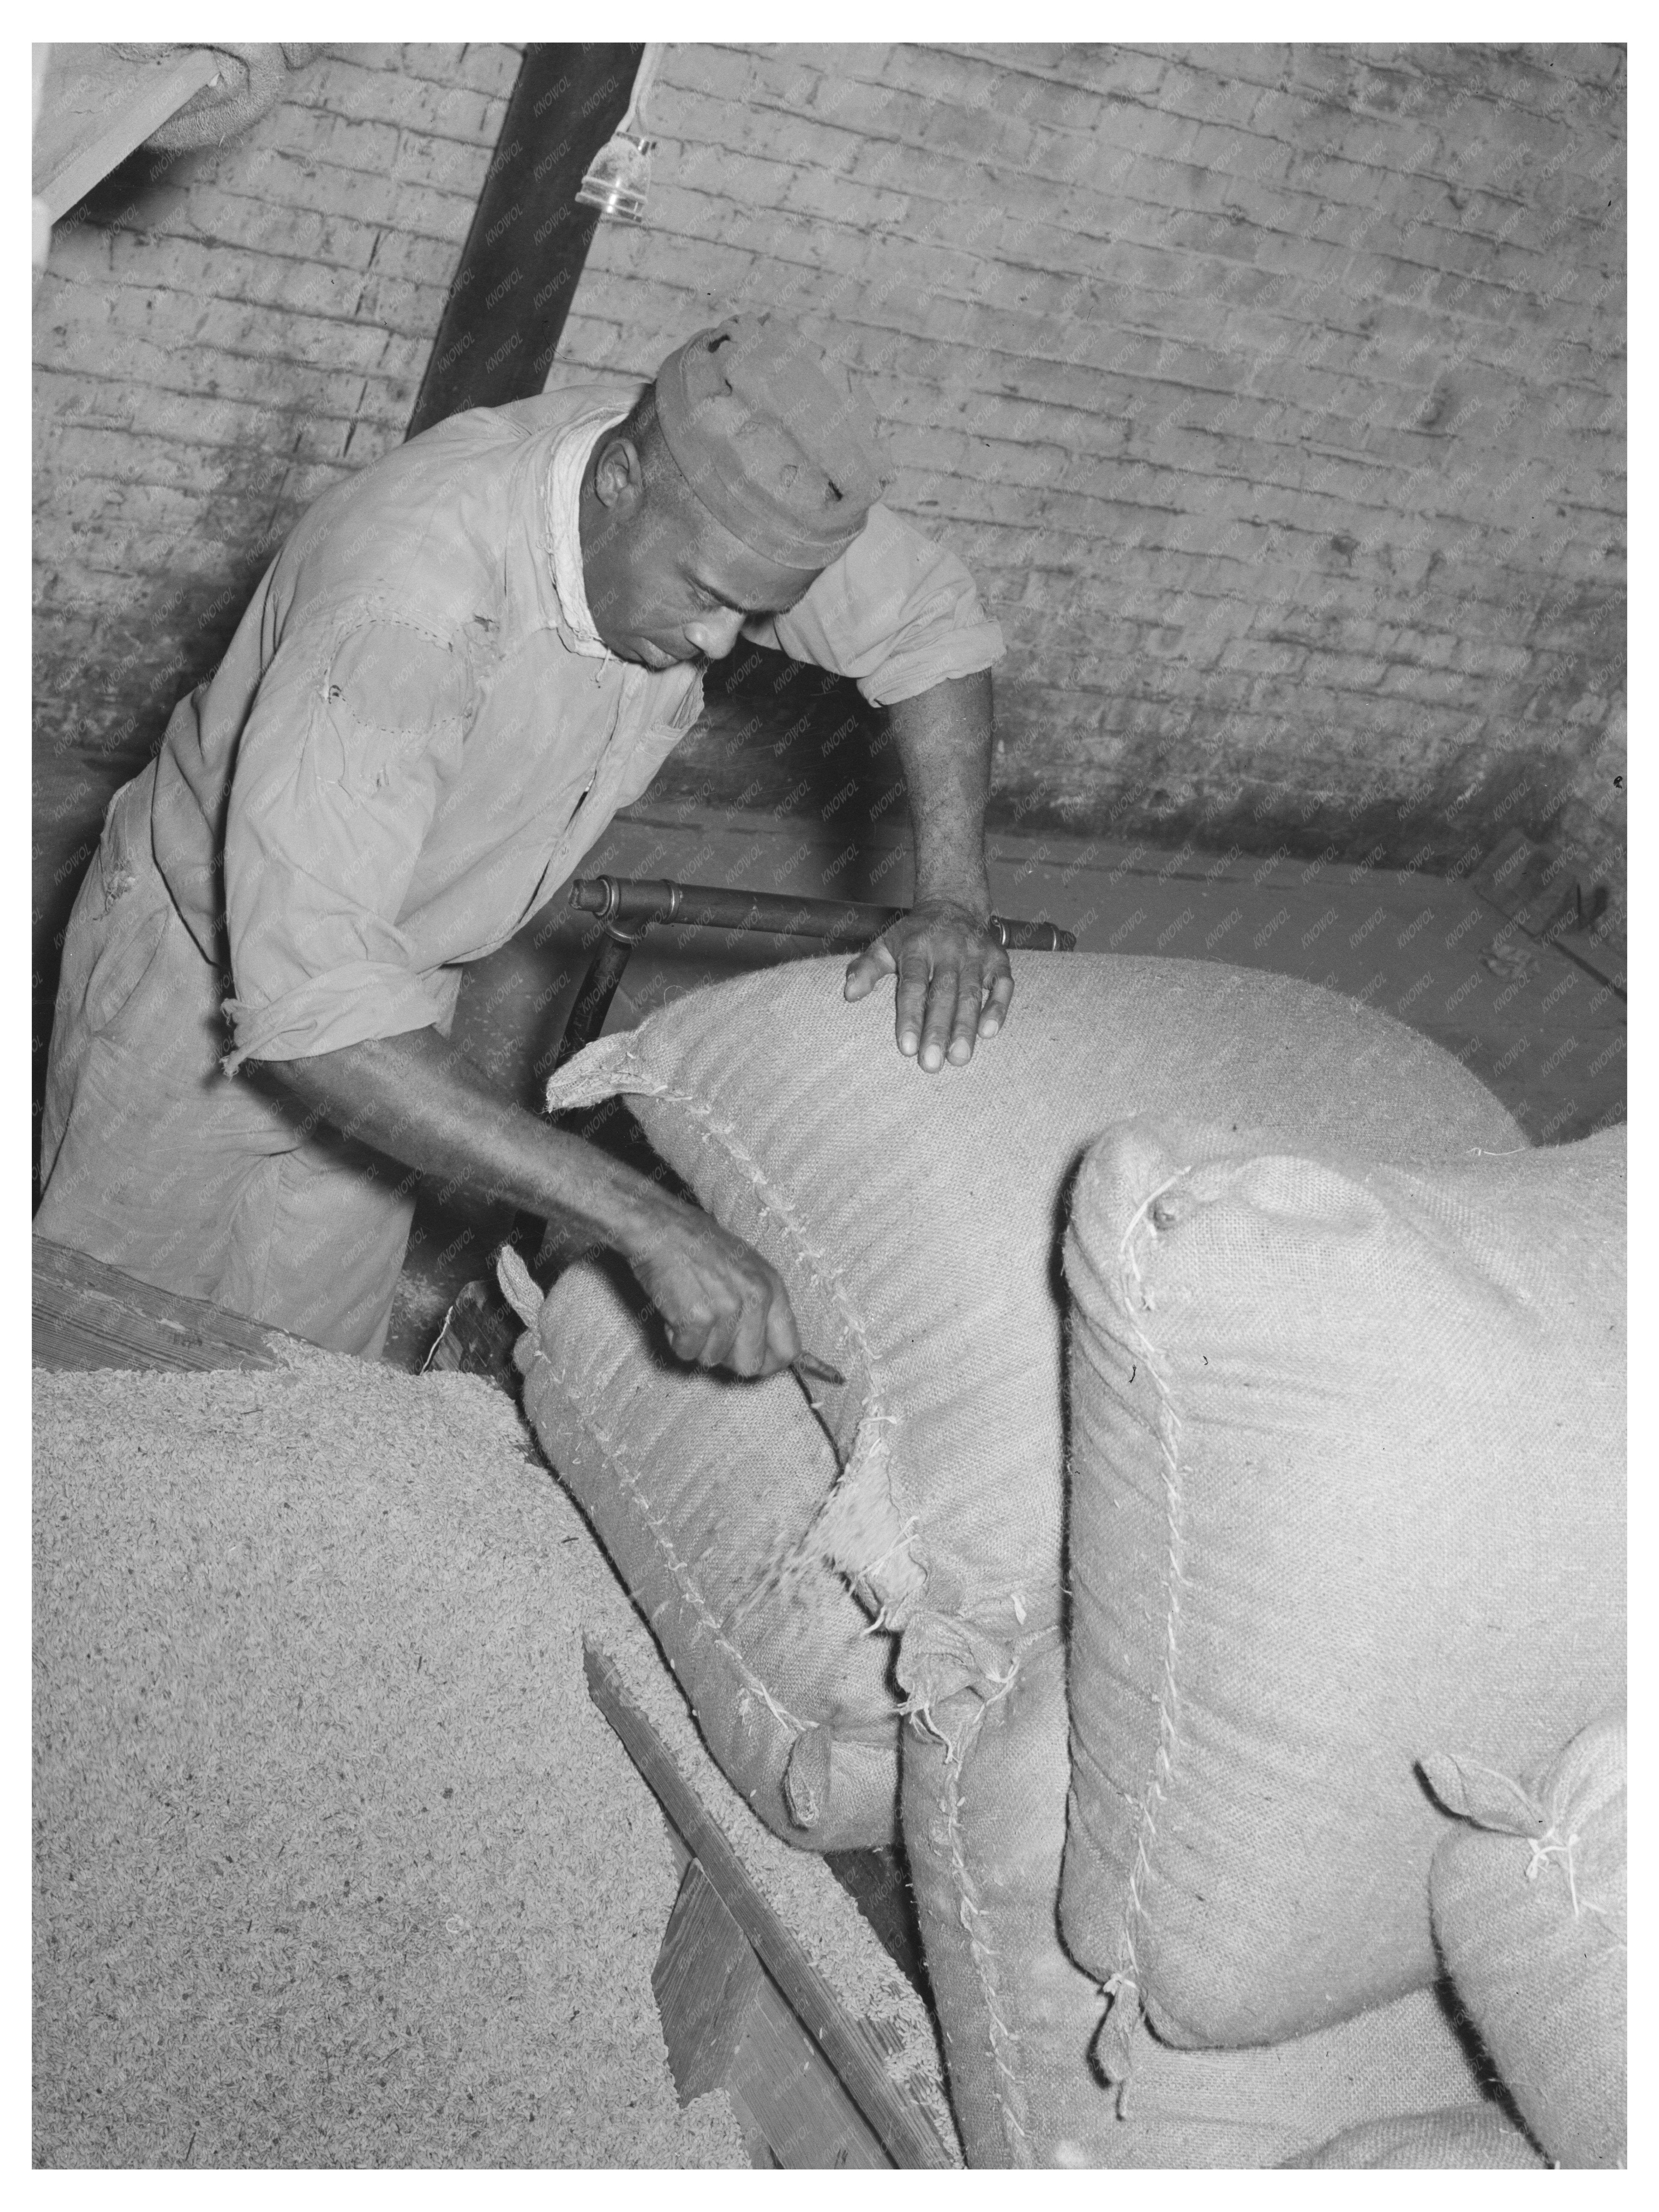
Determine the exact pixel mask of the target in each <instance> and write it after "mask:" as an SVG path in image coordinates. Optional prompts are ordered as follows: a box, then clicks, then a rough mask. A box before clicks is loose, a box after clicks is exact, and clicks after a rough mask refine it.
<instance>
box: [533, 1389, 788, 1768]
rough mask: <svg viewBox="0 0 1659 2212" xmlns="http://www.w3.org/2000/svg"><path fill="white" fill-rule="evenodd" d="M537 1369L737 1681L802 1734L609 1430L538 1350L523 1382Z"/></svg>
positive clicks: (779, 1717)
mask: <svg viewBox="0 0 1659 2212" xmlns="http://www.w3.org/2000/svg"><path fill="white" fill-rule="evenodd" d="M538 1368H541V1369H544V1370H546V1374H547V1376H549V1377H550V1378H551V1380H550V1383H544V1385H543V1387H544V1389H553V1390H556V1392H557V1393H558V1395H559V1396H560V1397H561V1398H562V1400H563V1401H564V1403H565V1404H566V1406H567V1407H568V1408H569V1410H570V1411H571V1413H573V1414H574V1416H575V1419H576V1422H577V1425H579V1427H580V1429H581V1430H582V1431H583V1433H584V1434H585V1435H586V1437H588V1438H589V1439H590V1440H591V1441H592V1443H593V1444H594V1445H596V1446H597V1448H598V1449H599V1453H600V1454H601V1455H602V1456H603V1457H604V1458H605V1459H606V1460H607V1461H609V1462H610V1464H611V1467H612V1468H614V1469H615V1470H616V1474H617V1480H618V1482H619V1483H620V1486H621V1487H622V1489H623V1492H624V1494H625V1495H626V1497H627V1498H628V1501H629V1504H630V1506H631V1507H632V1509H633V1510H634V1512H635V1515H636V1516H637V1517H638V1519H639V1521H640V1522H642V1523H643V1525H644V1527H645V1529H646V1531H647V1534H649V1536H650V1537H651V1539H652V1541H653V1542H654V1544H655V1545H656V1547H657V1549H658V1552H659V1554H660V1556H661V1557H662V1559H664V1560H665V1562H666V1564H667V1565H668V1569H669V1573H670V1577H671V1580H672V1581H673V1582H674V1583H675V1584H676V1585H677V1587H678V1589H679V1591H680V1593H681V1595H682V1596H683V1597H684V1600H685V1601H686V1602H687V1603H688V1604H689V1605H690V1607H691V1609H692V1611H693V1613H695V1614H696V1619H697V1620H698V1622H699V1623H700V1625H701V1626H702V1627H703V1628H704V1629H705V1630H706V1632H707V1633H708V1637H709V1638H710V1640H711V1642H712V1643H713V1644H714V1646H715V1648H716V1649H717V1650H719V1651H720V1653H721V1654H722V1655H723V1656H725V1657H726V1660H727V1661H728V1662H729V1663H730V1665H731V1667H732V1670H733V1672H734V1673H735V1674H737V1675H738V1678H739V1680H741V1681H742V1682H743V1683H744V1684H745V1685H746V1686H748V1687H749V1688H750V1689H751V1690H752V1691H753V1692H754V1693H755V1695H756V1696H757V1697H758V1698H759V1699H761V1700H762V1701H763V1704H764V1705H766V1706H767V1708H768V1710H769V1711H770V1712H771V1713H772V1715H773V1716H774V1717H775V1719H776V1720H777V1721H779V1722H780V1723H781V1724H782V1726H784V1727H785V1728H787V1729H790V1730H792V1731H793V1733H794V1734H795V1735H803V1734H804V1733H805V1729H806V1728H807V1726H808V1723H806V1722H805V1721H804V1720H801V1719H799V1717H797V1716H796V1715H795V1714H793V1713H792V1712H791V1711H789V1709H788V1707H787V1705H782V1704H781V1703H780V1701H779V1700H778V1699H776V1698H775V1697H774V1695H773V1694H772V1692H771V1691H770V1690H769V1688H768V1687H767V1686H766V1684H765V1683H764V1682H763V1680H761V1678H760V1676H759V1675H758V1674H756V1673H755V1671H754V1669H753V1668H752V1667H750V1664H749V1662H748V1661H747V1659H746V1658H745V1657H744V1653H743V1651H742V1650H741V1648H740V1647H739V1646H738V1645H737V1644H734V1643H732V1639H731V1638H730V1637H729V1636H728V1635H727V1634H726V1629H725V1626H724V1624H723V1622H722V1621H721V1620H720V1616H719V1615H718V1614H717V1613H714V1610H713V1609H712V1607H710V1605H709V1603H708V1599H707V1598H706V1597H705V1596H704V1595H703V1592H702V1587H701V1585H700V1583H698V1581H697V1580H696V1577H695V1574H694V1571H693V1570H692V1568H691V1567H690V1565H689V1564H688V1563H687V1562H686V1560H685V1559H683V1558H682V1557H681V1555H680V1553H678V1551H677V1550H676V1548H675V1547H674V1544H673V1541H672V1540H671V1537H670V1536H669V1534H667V1531H666V1529H665V1527H664V1525H663V1523H662V1522H660V1521H659V1519H658V1517H657V1516H656V1515H655V1514H654V1513H653V1511H652V1510H651V1507H650V1505H649V1504H648V1503H647V1493H646V1492H645V1490H644V1488H643V1486H642V1485H641V1481H640V1480H639V1478H638V1476H637V1474H635V1472H634V1470H633V1467H632V1463H631V1462H630V1459H629V1453H628V1450H627V1448H626V1447H625V1446H624V1445H623V1444H621V1443H618V1442H617V1439H616V1438H615V1437H613V1436H612V1435H611V1433H610V1431H607V1430H605V1429H602V1428H601V1427H600V1426H599V1423H598V1422H597V1421H596V1420H594V1419H593V1418H592V1415H591V1414H590V1413H588V1411H587V1409H586V1407H585V1406H583V1405H582V1404H581V1402H580V1400H579V1399H577V1398H576V1396H575V1395H574V1393H573V1392H572V1390H571V1389H570V1386H569V1384H568V1383H566V1382H565V1381H564V1379H563V1378H562V1376H560V1375H559V1374H558V1372H557V1370H556V1368H555V1367H554V1364H553V1362H552V1361H551V1360H550V1359H549V1358H548V1357H547V1355H546V1354H545V1353H544V1352H541V1351H539V1350H538V1352H537V1354H536V1358H535V1360H534V1361H533V1363H532V1368H531V1376H530V1377H526V1383H528V1382H529V1381H530V1380H531V1379H532V1378H533V1377H534V1376H535V1373H536V1370H537V1369H538Z"/></svg>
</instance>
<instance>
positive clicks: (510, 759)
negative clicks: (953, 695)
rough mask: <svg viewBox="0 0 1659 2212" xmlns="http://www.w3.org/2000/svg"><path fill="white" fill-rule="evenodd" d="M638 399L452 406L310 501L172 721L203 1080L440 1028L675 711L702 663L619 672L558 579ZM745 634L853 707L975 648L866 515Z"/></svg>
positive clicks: (946, 601) (951, 671)
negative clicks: (213, 990) (213, 1059)
mask: <svg viewBox="0 0 1659 2212" xmlns="http://www.w3.org/2000/svg"><path fill="white" fill-rule="evenodd" d="M641 388H642V387H641V386H639V385H638V384H637V383H633V382H620V381H617V380H611V381H608V382H606V383H604V384H598V385H583V386H568V387H566V388H565V389H564V390H562V391H560V392H556V393H549V394H545V395H544V396H543V397H542V398H537V399H529V400H520V401H518V402H517V403H515V404H513V405H512V406H509V407H503V408H478V409H474V410H471V411H470V412H468V413H466V414H464V415H459V416H453V417H452V418H451V419H450V420H449V421H448V422H443V423H441V424H440V425H438V427H437V428H435V429H433V430H430V431H428V432H427V433H426V434H425V435H423V436H422V437H419V438H416V439H413V440H411V441H410V442H409V444H407V445H405V446H404V447H399V448H398V451H397V452H395V453H390V454H388V455H387V456H386V458H385V459H382V460H380V461H379V462H377V463H376V464H375V465H374V466H373V467H372V468H369V469H366V470H365V471H363V472H362V475H361V476H358V477H353V478H351V479H349V481H347V482H346V483H342V484H339V485H337V486H336V487H335V488H334V489H331V490H330V491H328V492H325V494H324V495H323V496H322V497H321V498H320V499H319V500H318V501H316V503H315V504H314V505H313V507H310V508H309V509H308V510H307V513H305V515H304V516H303V517H302V518H301V521H300V522H299V524H298V525H297V526H296V527H295V530H294V532H293V533H292V535H291V536H290V537H289V540H288V542H287V544H285V545H284V547H283V550H282V552H281V553H280V554H279V555H278V556H277V558H276V561H275V562H273V563H272V565H271V567H270V570H269V571H268V573H267V574H266V575H265V578H264V581H263V582H262V583H261V585H260V586H259V589H258V592H257V593H256V594H255V596H254V599H253V601H252V605H250V606H249V608H248V610H247V612H246V615H245V616H244V617H243V618H242V621H241V623H240V626H239V628H238V629H237V631H236V635H235V636H234V639H233V640H232V641H231V644H230V647H229V649H228V652H227V653H226V654H225V657H224V659H223V661H222V663H221V664H220V666H219V668H218V669H217V671H216V672H215V674H214V676H213V677H212V678H211V679H210V681H209V682H208V683H206V684H202V685H200V686H198V687H197V690H195V691H193V692H192V693H191V695H190V696H189V697H188V698H186V699H185V700H182V701H181V702H179V706H178V707H177V708H175V709H174V711H173V717H172V720H170V721H169V723H168V726H167V736H166V738H165V739H164V741H163V744H162V749H161V759H160V762H159V764H158V771H157V780H156V790H155V805H154V810H153V814H152V827H153V836H154V845H155V858H156V862H157V865H158V866H159V867H160V868H161V872H162V874H163V876H164V877H165V878H166V879H167V884H168V887H169V889H170V890H171V891H172V893H173V898H174V900H175V902H176V903H177V905H178V907H179V912H180V914H181V915H182V916H183V918H184V920H185V922H186V924H187V925H188V927H190V929H191V933H192V934H193V935H194V937H195V938H196V940H197V944H198V945H199V946H200V947H201V949H202V951H204V954H206V955H207V957H209V958H210V959H212V960H214V961H215V962H216V963H218V964H219V965H220V966H221V967H222V968H226V969H228V971H229V974H230V977H231V981H232V986H233V990H234V996H232V997H231V998H230V999H228V1000H227V1002H226V1012H227V1014H228V1017H229V1018H230V1020H231V1023H232V1026H233V1030H234V1050H233V1051H232V1052H231V1054H229V1056H228V1060H227V1062H226V1065H227V1066H228V1067H230V1068H234V1067H235V1066H239V1065H240V1062H241V1061H242V1060H245V1059H246V1058H249V1057H255V1058H258V1059H263V1060H295V1059H302V1058H305V1057H306V1056H307V1055H308V1054H313V1053H321V1052H331V1051H335V1050H337V1049H338V1048H341V1047H343V1046H345V1045H349V1044H355V1043H358V1042H362V1040H364V1039H365V1038H368V1037H374V1036H395V1035H398V1033H400V1032H402V1031H404V1030H412V1029H422V1028H427V1027H429V1026H435V1027H437V1028H439V1029H441V1030H447V1028H448V1025H449V1023H450V1020H451V1018H452V1017H453V1012H454V1006H455V997H456V993H457V991H458V989H459V984H460V974H461V969H463V968H464V967H465V965H466V964H467V963H469V962H471V961H474V960H479V959H482V958H483V957H485V955H486V954H488V953H489V952H492V951H495V949H496V947H497V946H498V945H502V944H504V943H505V942H506V941H507V939H508V938H509V937H511V936H513V934H514V933H516V932H517V931H518V930H520V928H522V927H523V926H524V924H525V923H526V921H528V920H529V919H530V917H531V916H532V915H534V914H535V913H536V912H537V910H538V908H541V907H543V906H544V905H545V904H546V903H547V902H548V901H549V900H550V898H552V897H553V896H554V895H555V894H556V891H557V890H559V888H560V886H561V885H562V884H563V883H564V882H565V881H566V880H567V879H568V877H569V876H570V875H571V873H572V872H574V868H575V866H576V863H577V862H578V860H580V857H581V855H582V854H583V853H585V852H586V851H587V850H588V849H589V848H591V847H592V845H594V844H595V843H596V842H598V840H599V838H600V837H601V836H603V834H604V832H605V828H606V826H607V824H608V823H610V821H611V817H612V816H613V815H614V814H615V812H616V811H617V808H618V807H621V806H625V805H628V804H629V801H630V800H632V799H636V798H638V797H639V795H640V793H641V792H642V791H643V790H644V789H645V788H646V787H647V784H648V783H649V782H650V781H651V779H652V777H653V775H655V774H656V771H657V769H659V767H660V766H661V764H662V763H663V761H664V760H665V758H666V757H667V756H668V754H669V753H670V752H671V750H673V748H674V746H675V745H677V744H678V743H679V741H680V739H681V738H683V737H684V735H685V733H686V732H687V731H688V730H690V728H691V726H693V724H694V723H695V722H696V720H697V718H698V715H699V714H700V713H701V710H702V667H703V664H702V663H701V662H692V663H688V664H685V665H678V666H676V667H673V668H671V669H666V670H663V671H653V670H649V669H646V668H642V667H640V666H637V665H635V664H633V663H631V662H629V661H624V660H620V659H617V657H616V656H615V655H614V654H612V653H610V652H609V651H608V649H607V648H606V647H605V645H604V643H603V641H601V640H600V639H599V636H598V635H597V634H596V632H595V631H594V629H593V624H592V616H591V613H590V612H589V610H588V607H587V603H586V593H585V592H584V590H583V588H582V577H581V556H580V540H579V538H578V534H577V518H578V513H579V507H578V494H579V491H580V483H581V480H582V475H583V472H584V470H585V468H586V463H587V460H588V459H589V456H590V455H591V453H592V447H593V444H594V441H595V440H596V439H597V438H598V437H599V435H600V433H601V431H602V430H604V429H605V428H607V427H608V426H609V425H611V423H613V422H617V421H619V420H620V419H621V418H622V416H623V415H625V414H626V413H627V411H628V410H629V407H630V406H631V405H632V404H633V402H634V400H635V398H636V397H637V396H638V393H639V392H640V391H641ZM744 635H745V636H746V637H748V638H750V639H751V640H752V641H756V642H758V643H761V644H764V645H769V646H772V647H775V648H777V649H778V650H781V651H782V652H784V653H789V654H790V655H792V656H793V658H795V659H799V660H805V661H810V662H812V663H814V664H816V665H818V666H820V667H823V668H826V669H832V670H834V671H836V672H837V673H839V674H841V675H843V676H847V677H850V678H853V679H854V681H855V682H856V684H857V685H858V688H859V690H860V692H861V693H862V694H863V696H865V697H866V699H867V700H869V701H871V702H872V703H873V704H876V705H889V704H891V703H892V702H895V701H897V700H900V699H908V698H911V697H914V696H916V695H917V694H918V693H920V692H921V691H924V690H928V689H930V688H931V687H932V686H933V684H937V683H939V682H942V681H943V680H944V679H945V678H949V677H957V676H965V675H969V674H972V673H973V672H974V671H976V670H979V669H983V668H987V667H989V666H990V665H992V664H993V662H994V661H995V660H996V659H998V658H999V656H1000V653H1001V650H1002V636H1001V632H1000V630H999V629H998V628H997V625H996V624H995V623H993V622H990V621H988V620H987V617H986V616H985V613H984V611H983V609H982V608H981V605H980V601H979V598H978V594H977V592H975V588H974V584H973V580H972V578H971V577H970V576H969V574H968V572H967V570H966V569H965V568H963V565H962V563H961V562H959V561H958V560H957V559H956V557H955V556H953V555H952V554H951V553H949V552H947V551H946V550H945V549H944V548H943V547H941V546H939V545H935V544H933V542H932V541H931V540H930V539H928V538H925V537H923V536H922V535H921V532H918V531H915V530H913V529H912V528H911V527H910V526H908V524H906V523H904V522H902V521H901V520H899V518H898V517H897V516H896V515H894V514H893V513H890V511H889V510H888V509H886V508H884V507H880V506H877V507H873V508H872V510H871V513H870V516H869V520H868V521H867V522H866V526H865V528H864V530H863V531H862V532H861V533H860V536H859V537H858V538H856V539H855V540H854V544H852V545H851V546H850V547H849V548H848V550H847V551H846V552H845V553H844V554H842V556H841V557H840V559H839V560H837V561H836V562H834V563H833V564H832V566H831V567H829V568H826V569H825V570H824V571H823V574H821V575H820V576H819V577H818V578H817V580H816V581H815V582H814V584H813V585H812V587H811V590H810V591H809V592H807V593H806V595H805V598H804V599H801V600H800V601H799V603H798V604H797V605H795V606H794V607H793V608H791V609H790V610H789V611H788V612H787V613H786V614H781V615H774V616H767V617H757V618H756V619H755V620H753V621H751V622H750V623H748V624H747V625H745V629H744Z"/></svg>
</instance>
